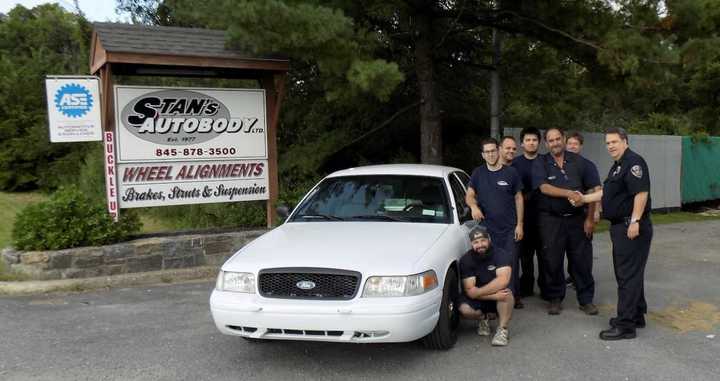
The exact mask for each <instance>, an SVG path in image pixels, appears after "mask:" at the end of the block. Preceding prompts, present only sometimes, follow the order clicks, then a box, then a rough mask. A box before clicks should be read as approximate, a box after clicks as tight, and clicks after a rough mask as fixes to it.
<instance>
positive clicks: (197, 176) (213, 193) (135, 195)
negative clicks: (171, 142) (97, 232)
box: [117, 160, 269, 208]
mask: <svg viewBox="0 0 720 381" xmlns="http://www.w3.org/2000/svg"><path fill="white" fill-rule="evenodd" d="M267 170H268V161H267V160H229V161H224V160H223V161H187V162H167V163H150V164H143V165H138V164H134V163H132V164H120V165H119V166H118V171H117V173H118V180H119V183H120V189H119V192H120V193H119V196H120V207H121V208H141V207H147V206H158V205H183V204H206V203H215V202H237V201H251V200H267V199H268V197H269V188H268V175H267Z"/></svg>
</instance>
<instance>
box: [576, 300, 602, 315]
mask: <svg viewBox="0 0 720 381" xmlns="http://www.w3.org/2000/svg"><path fill="white" fill-rule="evenodd" d="M580 311H582V312H585V314H587V315H597V314H598V309H597V307H596V306H595V305H594V304H592V303H588V304H581V305H580Z"/></svg>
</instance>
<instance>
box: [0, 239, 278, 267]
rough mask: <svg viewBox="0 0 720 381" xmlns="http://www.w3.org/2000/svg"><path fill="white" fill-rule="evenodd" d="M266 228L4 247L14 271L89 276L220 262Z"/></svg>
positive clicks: (217, 263) (211, 264) (4, 252)
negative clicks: (59, 246)
mask: <svg viewBox="0 0 720 381" xmlns="http://www.w3.org/2000/svg"><path fill="white" fill-rule="evenodd" d="M265 232H266V230H249V231H239V232H228V233H218V234H192V235H181V236H172V237H154V238H142V239H138V240H134V241H129V242H124V243H119V244H115V245H108V246H99V247H80V248H74V249H65V250H55V251H24V252H23V251H12V250H8V249H6V250H4V251H3V252H2V258H0V260H5V262H6V263H8V264H9V265H10V268H11V269H12V270H15V271H17V272H21V273H25V274H28V275H30V277H31V278H33V279H69V278H89V277H96V276H105V275H117V274H127V273H136V272H142V271H157V270H167V269H179V268H186V267H194V266H220V265H222V264H223V263H224V262H225V260H227V259H228V258H230V256H232V255H233V254H234V253H235V252H236V251H237V250H239V249H240V248H242V247H243V246H245V245H246V244H247V243H249V242H250V241H252V240H253V239H255V238H257V237H259V236H260V235H261V234H263V233H265Z"/></svg>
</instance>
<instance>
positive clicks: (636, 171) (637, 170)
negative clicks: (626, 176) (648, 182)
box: [630, 165, 643, 179]
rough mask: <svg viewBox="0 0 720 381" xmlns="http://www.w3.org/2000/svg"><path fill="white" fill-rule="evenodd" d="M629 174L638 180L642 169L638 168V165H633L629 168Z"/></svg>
mask: <svg viewBox="0 0 720 381" xmlns="http://www.w3.org/2000/svg"><path fill="white" fill-rule="evenodd" d="M630 173H632V175H633V176H635V177H637V178H638V179H641V178H642V175H643V170H642V167H640V166H639V165H633V167H632V168H630Z"/></svg>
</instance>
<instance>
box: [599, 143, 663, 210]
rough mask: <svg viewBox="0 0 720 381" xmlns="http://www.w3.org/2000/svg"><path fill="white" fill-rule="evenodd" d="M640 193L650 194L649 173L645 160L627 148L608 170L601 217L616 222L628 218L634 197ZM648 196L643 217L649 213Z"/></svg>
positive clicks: (650, 207)
mask: <svg viewBox="0 0 720 381" xmlns="http://www.w3.org/2000/svg"><path fill="white" fill-rule="evenodd" d="M640 192H648V193H650V171H649V170H648V166H647V163H645V159H643V158H642V156H640V155H638V154H637V153H635V152H633V151H631V150H630V148H628V149H627V150H625V153H623V155H622V157H621V158H620V160H618V161H616V162H615V163H614V164H613V166H612V167H611V168H610V172H609V173H608V177H607V179H605V183H604V185H603V197H602V207H603V217H604V218H607V219H608V220H617V219H621V218H625V217H630V216H631V215H632V210H633V202H634V199H635V195H636V194H638V193H640ZM650 204H651V203H650V195H649V194H648V201H647V203H646V204H645V210H644V211H643V216H644V215H646V214H647V213H648V212H650V209H652V206H651V205H650Z"/></svg>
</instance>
